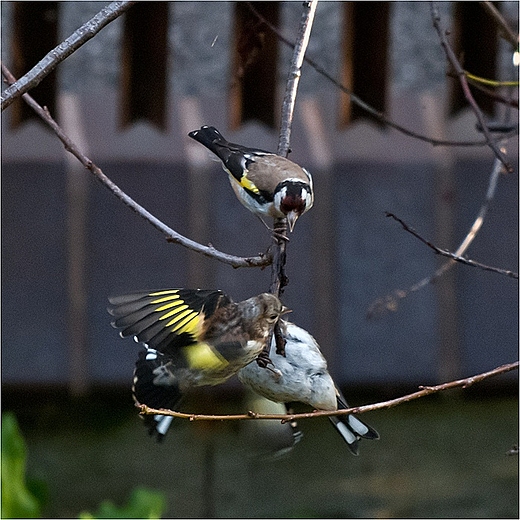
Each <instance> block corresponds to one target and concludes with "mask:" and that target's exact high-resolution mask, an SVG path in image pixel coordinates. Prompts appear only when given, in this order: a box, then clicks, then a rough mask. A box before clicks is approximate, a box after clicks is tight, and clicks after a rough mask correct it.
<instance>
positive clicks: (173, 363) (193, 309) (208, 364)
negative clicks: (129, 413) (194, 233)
mask: <svg viewBox="0 0 520 520" xmlns="http://www.w3.org/2000/svg"><path fill="white" fill-rule="evenodd" d="M109 301H110V304H111V306H110V307H109V309H108V311H109V312H110V314H111V315H112V316H113V317H114V320H113V321H112V325H113V326H114V327H115V328H118V329H121V332H120V335H121V336H122V337H123V338H126V337H128V336H133V337H134V339H135V341H137V342H139V343H142V344H143V345H144V346H145V347H146V350H145V351H143V352H141V353H140V354H139V358H138V360H137V362H136V368H135V371H134V380H133V395H134V399H135V400H136V401H137V402H138V403H140V404H146V405H148V406H150V407H152V408H169V409H171V408H173V407H174V406H176V405H177V404H178V403H179V401H180V399H181V398H182V396H183V394H184V393H186V392H187V391H189V390H190V389H192V388H194V387H197V386H204V385H216V384H219V383H222V382H224V381H225V380H227V379H228V378H230V377H231V376H232V375H234V374H235V373H236V372H237V371H238V370H240V369H241V368H242V367H244V366H245V365H247V364H248V363H250V362H251V361H253V360H254V359H255V358H256V357H257V356H258V355H259V354H260V352H261V351H262V350H263V349H264V347H265V346H266V345H268V342H269V341H270V337H271V335H272V333H273V327H274V325H275V323H276V322H277V321H278V318H279V317H280V316H281V315H282V314H283V313H285V312H287V311H288V309H286V308H285V307H284V306H283V305H282V303H281V302H280V300H279V299H278V298H277V297H276V296H275V295H273V294H268V293H264V294H260V295H258V296H255V297H253V298H249V299H247V300H244V301H242V302H239V303H235V302H233V301H232V300H231V299H230V298H229V297H228V296H227V295H226V294H224V293H223V292H222V291H217V290H200V289H165V290H160V291H154V292H138V293H133V294H128V295H125V296H119V297H115V298H109ZM146 417H147V419H146V422H147V426H149V427H150V433H151V434H153V433H156V434H157V437H158V439H160V438H162V436H163V435H164V434H165V433H166V430H167V429H168V426H169V423H170V421H171V417H169V418H168V417H165V416H156V417H154V418H153V419H152V418H151V416H146Z"/></svg>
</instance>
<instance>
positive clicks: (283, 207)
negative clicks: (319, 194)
mask: <svg viewBox="0 0 520 520" xmlns="http://www.w3.org/2000/svg"><path fill="white" fill-rule="evenodd" d="M188 135H189V136H190V137H191V138H193V139H195V140H196V141H198V142H199V143H201V144H202V145H204V146H205V147H206V148H208V149H209V150H211V151H212V152H213V153H214V154H215V155H216V156H217V157H218V158H219V159H220V160H221V161H222V166H223V168H224V170H225V171H226V172H227V173H228V176H229V182H230V183H231V187H232V188H233V190H234V191H235V194H236V196H237V197H238V200H240V202H241V203H242V204H243V205H244V206H245V207H246V208H247V209H248V210H249V211H252V212H253V213H254V214H256V215H258V216H259V217H260V218H262V217H273V218H285V217H286V218H287V222H288V224H289V230H290V231H292V230H293V228H294V224H295V223H296V221H297V220H298V218H299V217H300V216H301V215H303V214H304V213H305V212H306V211H308V210H309V209H311V208H312V205H313V202H314V193H313V188H312V177H311V174H310V173H309V172H308V171H307V170H306V169H305V168H302V167H301V166H298V165H297V164H295V163H293V162H292V161H290V160H289V159H286V158H285V157H281V156H279V155H276V154H274V153H271V152H267V151H265V150H257V149H255V148H247V147H245V146H241V145H239V144H234V143H230V142H228V141H226V139H224V137H223V136H222V134H221V133H220V132H219V131H218V130H217V129H216V128H215V127H213V126H203V127H202V128H201V129H200V130H194V131H193V132H190V133H189V134H188Z"/></svg>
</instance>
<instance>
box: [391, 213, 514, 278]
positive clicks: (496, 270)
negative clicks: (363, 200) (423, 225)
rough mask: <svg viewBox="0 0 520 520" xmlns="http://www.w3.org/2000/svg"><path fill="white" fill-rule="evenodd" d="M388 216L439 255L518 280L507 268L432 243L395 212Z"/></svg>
mask: <svg viewBox="0 0 520 520" xmlns="http://www.w3.org/2000/svg"><path fill="white" fill-rule="evenodd" d="M386 216H387V217H390V218H393V219H394V220H396V221H397V222H399V224H401V226H402V227H403V229H404V230H405V231H408V233H410V234H412V235H413V236H414V237H415V238H418V239H419V240H420V241H421V242H422V243H423V244H426V245H427V246H428V247H429V248H430V249H433V251H435V252H436V253H437V254H439V255H442V256H446V257H448V258H451V259H452V260H454V261H455V262H460V263H461V264H465V265H470V266H472V267H478V268H479V269H483V270H484V271H491V272H493V273H498V274H502V275H504V276H508V277H510V278H515V279H517V280H518V273H515V272H513V271H508V270H506V269H500V268H498V267H492V266H489V265H485V264H481V263H480V262H475V261H474V260H470V259H469V258H464V257H463V256H458V255H456V254H454V253H451V252H450V251H446V250H445V249H440V248H438V247H437V246H436V245H434V244H432V243H431V242H430V241H428V240H426V239H425V238H423V237H422V236H421V235H420V234H419V233H417V231H415V229H413V228H412V227H410V226H409V225H408V224H407V223H406V222H404V220H402V219H400V218H399V217H397V216H396V215H394V214H393V213H389V212H386Z"/></svg>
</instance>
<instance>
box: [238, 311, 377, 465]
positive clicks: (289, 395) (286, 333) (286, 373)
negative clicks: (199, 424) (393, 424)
mask: <svg viewBox="0 0 520 520" xmlns="http://www.w3.org/2000/svg"><path fill="white" fill-rule="evenodd" d="M280 330H281V333H282V336H283V338H284V339H285V341H286V343H285V357H284V356H282V355H279V354H277V353H276V345H275V341H274V338H273V341H272V343H271V350H270V354H269V357H270V359H271V361H272V363H273V364H272V365H271V367H272V370H266V369H263V368H260V367H258V365H257V364H256V363H250V364H249V365H247V366H245V367H244V368H242V369H241V370H239V371H238V378H239V379H240V381H241V382H242V383H243V384H245V385H246V386H248V387H249V388H251V389H252V390H253V391H254V392H256V393H258V394H260V395H262V396H263V397H266V398H267V399H270V400H272V401H276V402H280V403H289V402H301V403H305V404H308V405H310V406H312V407H313V408H315V409H316V410H342V409H346V408H348V405H347V402H346V401H345V398H344V397H343V396H342V395H341V392H340V391H339V390H338V389H337V387H336V385H335V384H334V381H333V380H332V377H331V376H330V374H329V372H328V370H327V362H326V360H325V358H324V357H323V354H322V353H321V351H320V348H319V345H318V343H317V342H316V340H315V339H314V338H313V337H312V336H311V335H310V334H309V333H308V332H307V331H306V330H304V329H302V328H301V327H298V326H297V325H294V324H293V323H290V322H286V321H283V320H280ZM329 419H330V421H331V422H332V424H333V425H334V426H335V428H336V430H337V431H338V432H339V433H340V434H341V436H342V437H343V439H344V440H345V441H346V443H347V446H348V448H349V449H350V451H351V452H352V453H353V454H354V455H358V441H359V440H360V439H379V434H378V433H377V432H376V431H375V430H374V429H373V428H371V427H370V426H368V425H367V424H365V423H364V422H363V421H361V420H360V419H358V418H357V417H355V416H354V415H340V416H332V417H329Z"/></svg>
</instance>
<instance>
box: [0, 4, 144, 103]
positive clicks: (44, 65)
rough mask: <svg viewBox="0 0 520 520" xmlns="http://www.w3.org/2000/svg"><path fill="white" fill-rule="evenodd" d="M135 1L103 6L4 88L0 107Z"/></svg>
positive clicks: (45, 74) (12, 99)
mask: <svg viewBox="0 0 520 520" xmlns="http://www.w3.org/2000/svg"><path fill="white" fill-rule="evenodd" d="M136 3H137V2H112V3H111V4H109V5H107V6H106V7H103V9H101V11H100V12H99V13H97V14H96V16H94V17H93V18H91V19H90V20H89V21H88V22H87V23H85V24H83V25H82V26H81V27H80V28H79V29H78V30H76V31H74V32H73V33H72V34H71V35H70V36H69V37H68V38H67V39H66V40H64V41H62V42H61V43H60V44H59V45H58V46H57V47H55V48H54V49H52V51H50V52H48V53H47V54H46V55H45V57H44V58H43V59H42V60H40V61H39V62H38V63H37V64H36V65H35V66H34V67H33V68H32V69H31V70H30V71H29V72H27V74H25V75H24V76H22V77H21V78H20V79H18V80H17V81H16V82H14V83H13V84H12V85H11V86H10V87H8V88H6V89H5V90H4V92H3V94H2V96H1V97H0V99H1V103H0V107H1V109H2V110H4V108H7V107H8V106H9V105H10V104H11V103H12V102H13V101H14V100H15V99H16V98H18V97H20V96H21V95H22V94H24V93H25V92H27V91H28V90H30V89H31V88H34V87H35V86H36V85H38V83H40V81H41V80H42V79H43V78H45V76H47V75H48V74H49V73H50V72H52V70H54V69H55V68H56V66H57V65H58V63H60V62H62V61H63V60H64V59H65V58H67V57H68V56H70V55H71V54H72V53H73V52H75V51H76V50H77V49H79V48H80V47H81V46H82V45H83V44H84V43H86V42H88V41H89V40H90V39H91V38H93V37H94V36H95V35H96V34H97V33H98V32H99V31H101V29H103V27H105V26H106V25H108V24H109V23H110V22H112V21H114V20H115V19H116V18H118V17H119V16H121V15H122V14H123V13H124V12H125V11H127V10H128V9H130V7H132V6H133V5H134V4H136Z"/></svg>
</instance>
